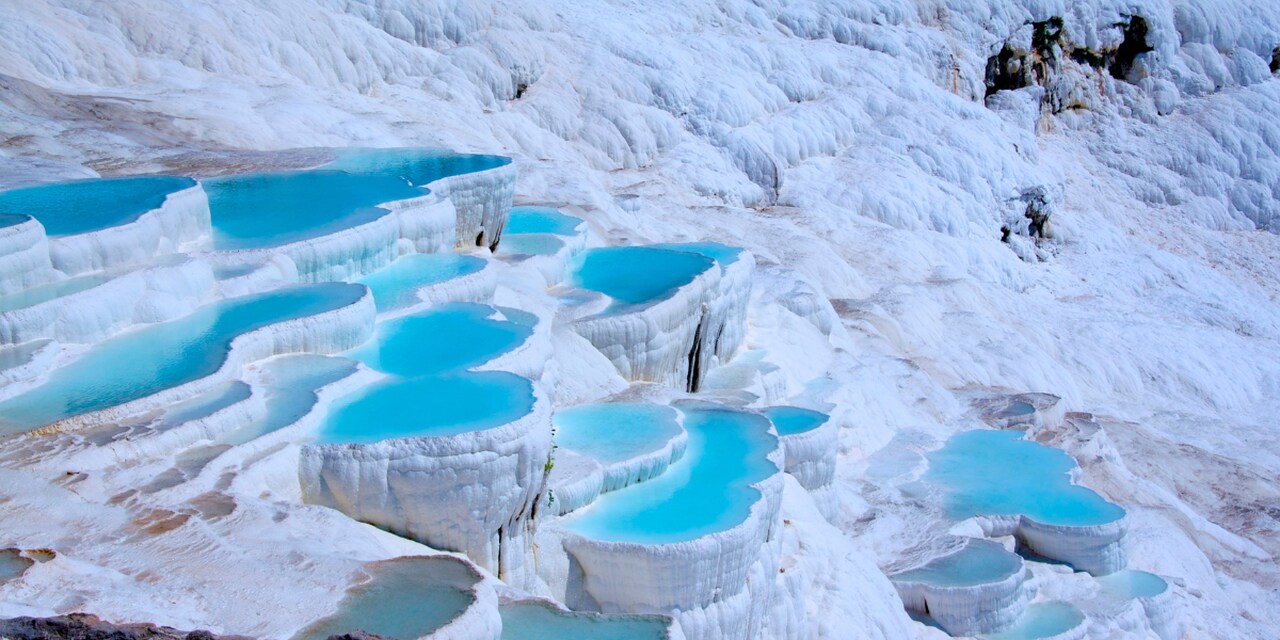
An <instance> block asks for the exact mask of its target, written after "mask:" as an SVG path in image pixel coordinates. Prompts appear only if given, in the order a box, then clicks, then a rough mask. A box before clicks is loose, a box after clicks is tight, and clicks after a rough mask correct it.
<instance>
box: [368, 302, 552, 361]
mask: <svg viewBox="0 0 1280 640" xmlns="http://www.w3.org/2000/svg"><path fill="white" fill-rule="evenodd" d="M497 313H498V310H497V309H495V308H494V307H491V306H489V305H484V304H476V303H471V302H455V303H451V304H446V305H441V306H436V307H431V308H430V309H427V310H424V311H420V312H417V313H414V314H411V315H407V316H402V317H399V318H394V319H392V320H386V321H383V322H380V323H378V326H377V329H376V330H375V333H374V337H373V340H371V341H369V342H368V343H366V344H365V345H364V346H362V347H360V348H358V349H356V350H354V351H352V352H350V354H349V355H350V356H351V357H353V358H355V359H357V360H360V361H361V362H364V363H365V364H366V365H368V366H369V367H371V368H373V369H377V370H378V371H382V372H384V373H391V374H395V375H399V376H404V377H413V376H422V375H436V374H442V373H448V372H457V371H462V370H465V369H469V368H471V367H475V366H478V365H481V364H484V363H486V362H488V361H490V360H492V359H494V358H496V357H498V356H499V355H502V354H503V353H506V352H508V351H510V350H512V349H514V348H516V347H518V346H520V345H521V344H523V343H524V342H525V341H526V340H528V339H529V336H530V335H532V334H533V325H532V323H525V322H512V321H509V320H505V319H501V318H495V317H493V316H495V314H497ZM521 319H522V320H527V319H528V318H525V317H521ZM534 321H535V322H536V318H534Z"/></svg>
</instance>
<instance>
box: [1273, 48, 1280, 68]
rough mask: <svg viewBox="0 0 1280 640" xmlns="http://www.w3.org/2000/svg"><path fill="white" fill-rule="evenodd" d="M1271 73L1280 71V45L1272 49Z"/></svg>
mask: <svg viewBox="0 0 1280 640" xmlns="http://www.w3.org/2000/svg"><path fill="white" fill-rule="evenodd" d="M1271 73H1280V46H1277V47H1276V48H1274V49H1272V50H1271Z"/></svg>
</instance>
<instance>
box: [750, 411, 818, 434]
mask: <svg viewBox="0 0 1280 640" xmlns="http://www.w3.org/2000/svg"><path fill="white" fill-rule="evenodd" d="M764 415H766V416H768V418H769V420H771V421H773V426H774V428H776V429H777V430H778V435H780V436H793V435H796V434H799V433H805V432H806V431H813V430H814V429H817V428H818V427H821V426H822V425H824V424H826V422H827V420H828V419H829V418H830V416H828V415H827V414H825V413H820V412H818V411H813V410H810V409H803V408H801V407H792V406H789V405H779V406H776V407H769V408H768V409H765V410H764Z"/></svg>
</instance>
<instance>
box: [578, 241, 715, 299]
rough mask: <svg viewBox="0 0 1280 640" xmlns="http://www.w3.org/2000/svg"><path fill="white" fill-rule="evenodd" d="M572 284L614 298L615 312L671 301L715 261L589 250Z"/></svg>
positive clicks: (644, 251)
mask: <svg viewBox="0 0 1280 640" xmlns="http://www.w3.org/2000/svg"><path fill="white" fill-rule="evenodd" d="M574 262H575V264H574V265H573V274H572V276H571V283H572V284H573V285H574V286H576V287H578V288H581V289H588V290H590V291H596V292H599V293H603V294H604V295H607V296H609V297H610V298H613V300H614V304H613V305H612V307H611V309H612V310H613V311H620V310H624V309H625V308H626V307H627V305H641V304H645V303H649V302H654V301H657V300H661V299H664V298H668V297H670V296H671V294H673V293H675V291H676V290H677V289H679V288H680V287H683V286H685V285H687V284H689V283H690V282H693V279H694V278H696V277H697V276H698V275H699V274H701V273H703V272H705V271H706V270H707V269H710V268H711V267H712V265H714V264H715V261H714V260H712V259H710V258H707V257H706V256H702V255H699V254H696V253H685V252H681V251H667V250H664V249H654V248H651V247H604V248H600V249H589V250H587V251H585V252H583V253H582V255H581V256H579V257H578V259H577V260H575V261H574Z"/></svg>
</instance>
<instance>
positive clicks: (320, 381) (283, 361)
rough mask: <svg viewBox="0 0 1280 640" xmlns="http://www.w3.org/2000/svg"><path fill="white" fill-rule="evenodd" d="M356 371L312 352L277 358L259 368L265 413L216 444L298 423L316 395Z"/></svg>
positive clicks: (341, 360) (241, 440)
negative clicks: (262, 375)
mask: <svg viewBox="0 0 1280 640" xmlns="http://www.w3.org/2000/svg"><path fill="white" fill-rule="evenodd" d="M355 372H356V363H355V362H354V361H352V360H348V359H346V358H337V357H333V356H322V355H316V354H313V353H302V354H297V355H289V356H281V357H279V358H276V359H274V360H272V361H270V362H268V363H267V364H266V365H265V366H264V367H263V373H264V375H265V377H266V378H267V380H268V382H267V383H266V385H265V389H264V392H265V394H266V405H267V413H266V415H264V416H262V417H261V418H259V419H257V420H254V421H252V422H250V423H248V424H246V425H243V426H241V427H240V428H239V429H236V430H235V431H233V432H231V433H229V434H227V435H226V436H224V437H222V438H221V439H219V440H218V444H230V445H238V444H244V443H246V442H249V441H250V440H253V439H255V438H259V437H262V436H264V435H267V434H268V433H271V432H273V431H276V430H279V429H282V428H284V427H287V426H289V425H291V424H294V423H296V422H297V421H298V420H301V419H302V417H303V416H305V415H307V414H308V413H310V412H311V410H312V408H314V407H315V404H316V401H317V396H316V394H317V392H318V391H319V390H320V389H321V388H323V387H326V386H328V385H330V384H333V383H335V382H337V381H339V380H341V379H343V378H346V377H347V376H349V375H351V374H353V373H355Z"/></svg>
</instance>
